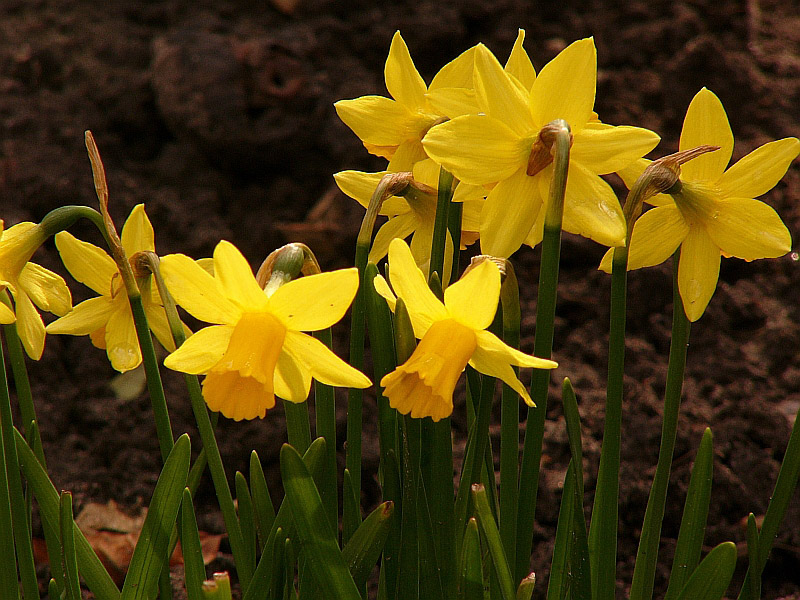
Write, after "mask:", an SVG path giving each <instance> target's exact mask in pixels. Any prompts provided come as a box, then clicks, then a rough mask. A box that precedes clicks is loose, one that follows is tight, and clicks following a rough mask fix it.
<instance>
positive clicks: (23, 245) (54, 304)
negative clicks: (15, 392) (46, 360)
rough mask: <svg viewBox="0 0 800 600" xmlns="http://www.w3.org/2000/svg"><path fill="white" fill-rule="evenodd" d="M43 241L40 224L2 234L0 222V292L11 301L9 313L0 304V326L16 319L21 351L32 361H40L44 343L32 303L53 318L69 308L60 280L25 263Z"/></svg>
mask: <svg viewBox="0 0 800 600" xmlns="http://www.w3.org/2000/svg"><path fill="white" fill-rule="evenodd" d="M45 239H47V234H46V233H45V231H44V229H43V228H42V226H41V225H37V224H36V223H29V222H24V223H18V224H17V225H14V226H13V227H10V228H8V229H6V230H5V231H4V230H3V224H2V221H0V289H7V290H8V291H9V292H11V296H12V298H13V299H14V309H13V310H12V309H11V307H9V306H6V305H5V304H3V303H2V302H0V323H2V324H9V323H13V322H14V321H15V320H16V323H17V332H18V334H19V337H20V340H21V341H22V345H23V347H24V348H25V352H27V354H28V356H30V357H31V358H32V359H34V360H39V359H40V358H41V356H42V352H43V351H44V340H45V327H44V323H43V322H42V317H41V315H39V312H38V311H37V310H36V308H35V306H34V304H35V305H36V306H38V307H39V308H40V309H42V310H46V311H48V312H51V313H53V314H56V315H63V314H65V313H67V312H68V311H69V310H70V308H72V295H71V294H70V291H69V288H68V287H67V284H66V282H65V281H64V279H63V278H62V277H61V276H60V275H57V274H56V273H53V272H52V271H50V270H48V269H45V268H44V267H40V266H39V265H37V264H34V263H32V262H28V261H29V260H30V258H31V256H33V253H34V252H36V249H37V248H39V246H41V245H42V243H43V242H44V241H45Z"/></svg>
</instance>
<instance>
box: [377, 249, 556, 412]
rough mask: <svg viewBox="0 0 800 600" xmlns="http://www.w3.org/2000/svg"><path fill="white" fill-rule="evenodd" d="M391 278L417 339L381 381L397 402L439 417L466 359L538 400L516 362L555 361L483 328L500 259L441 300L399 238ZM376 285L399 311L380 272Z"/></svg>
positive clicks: (492, 307) (449, 407) (496, 288)
mask: <svg viewBox="0 0 800 600" xmlns="http://www.w3.org/2000/svg"><path fill="white" fill-rule="evenodd" d="M389 277H390V279H391V283H392V286H393V287H394V292H396V293H397V296H399V297H400V298H402V299H403V301H404V302H405V304H406V307H407V308H408V313H409V316H410V317H411V325H412V327H413V328H414V335H415V336H416V337H418V338H420V343H419V345H418V346H417V348H416V350H415V351H414V353H413V354H412V355H411V357H410V358H409V359H408V360H407V361H406V362H405V363H404V364H402V365H400V366H399V367H397V369H395V370H394V371H392V372H391V373H389V374H388V375H386V376H385V377H384V378H383V379H382V380H381V385H382V386H383V387H384V388H385V392H384V393H385V394H386V397H387V398H389V404H390V405H391V406H392V407H393V408H395V409H397V410H398V411H399V412H400V413H402V414H408V413H411V416H412V417H415V418H422V417H431V418H432V419H433V420H434V421H438V420H440V419H443V418H445V417H447V416H449V415H450V414H451V413H452V412H453V389H454V388H455V385H456V381H457V380H458V377H459V375H460V374H461V372H462V371H463V370H464V368H465V367H466V366H467V364H470V365H472V366H473V367H474V368H475V369H477V370H478V371H480V372H481V373H486V374H487V375H490V376H492V377H497V378H499V379H502V380H503V381H504V382H505V383H506V384H508V385H509V386H510V387H511V388H512V389H514V391H516V392H517V393H518V394H519V395H520V396H522V398H523V399H524V400H525V402H526V403H528V404H529V405H531V406H532V405H533V402H532V400H531V397H530V395H529V394H528V392H527V391H526V390H525V387H524V386H523V385H522V383H521V382H520V381H519V379H517V376H516V375H515V373H514V370H513V369H512V368H511V365H516V366H520V367H535V368H537V369H553V368H555V367H556V366H558V365H557V364H556V363H555V362H553V361H551V360H544V359H541V358H536V357H534V356H529V355H527V354H524V353H522V352H520V351H519V350H515V349H514V348H511V347H510V346H507V345H506V344H504V343H503V342H502V340H500V339H499V338H498V337H497V336H495V335H494V334H493V333H490V332H488V331H486V328H487V327H488V326H489V325H490V324H491V322H492V319H493V318H494V315H495V312H496V311H497V302H498V299H499V296H500V271H499V269H498V268H497V265H495V264H494V263H493V262H491V261H489V260H486V261H483V262H481V263H480V264H478V265H477V266H476V267H475V268H473V269H472V270H470V271H469V272H468V273H467V274H466V275H464V276H463V277H462V278H461V279H460V280H459V281H457V282H456V283H454V284H452V285H450V286H449V287H448V288H447V289H446V290H445V292H444V303H442V302H441V301H440V300H439V299H438V298H437V297H436V296H434V294H433V292H431V290H430V288H428V285H427V283H426V281H425V276H424V275H423V274H422V271H420V270H419V269H418V268H417V266H416V265H415V264H414V259H413V257H412V256H411V250H410V249H409V248H408V246H407V245H406V243H405V242H404V241H403V240H401V239H395V240H393V241H392V243H391V244H390V246H389ZM375 286H376V290H377V291H378V292H379V293H380V294H381V295H382V296H384V297H385V298H386V299H387V301H388V302H389V305H390V306H391V308H392V310H394V307H395V303H396V299H395V296H394V293H393V292H392V291H391V290H390V289H389V287H388V285H387V283H386V281H385V280H383V279H382V278H381V277H378V278H376V279H375Z"/></svg>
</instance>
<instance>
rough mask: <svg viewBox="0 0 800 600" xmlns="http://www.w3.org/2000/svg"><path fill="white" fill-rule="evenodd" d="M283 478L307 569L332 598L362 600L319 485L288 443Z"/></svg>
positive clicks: (282, 449) (282, 471)
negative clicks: (325, 506) (331, 522)
mask: <svg viewBox="0 0 800 600" xmlns="http://www.w3.org/2000/svg"><path fill="white" fill-rule="evenodd" d="M281 476H282V478H283V486H284V489H285V490H286V498H287V500H288V501H289V506H290V507H291V510H292V516H293V517H294V522H295V527H296V529H297V534H298V537H299V539H300V543H301V545H302V547H303V551H304V553H305V556H306V566H307V567H308V569H309V571H310V572H311V575H312V576H313V577H314V579H315V580H316V582H317V585H318V586H320V587H321V588H322V589H324V590H325V591H326V596H327V597H329V598H334V599H336V600H360V598H361V594H359V592H358V587H357V586H356V584H355V582H354V581H353V577H352V576H351V575H350V571H349V570H348V568H347V563H345V560H344V557H343V556H342V553H341V551H340V550H339V545H338V544H337V543H336V537H335V535H334V533H333V530H332V529H331V525H330V522H329V521H328V517H327V515H326V514H325V508H324V507H323V506H322V500H321V499H320V496H319V491H318V490H317V486H316V485H315V484H314V481H313V480H312V479H311V474H310V473H309V471H308V468H307V467H306V465H305V464H304V463H303V459H302V458H301V457H300V454H298V452H297V450H295V449H294V448H292V447H291V446H289V445H288V444H285V445H284V446H283V448H281Z"/></svg>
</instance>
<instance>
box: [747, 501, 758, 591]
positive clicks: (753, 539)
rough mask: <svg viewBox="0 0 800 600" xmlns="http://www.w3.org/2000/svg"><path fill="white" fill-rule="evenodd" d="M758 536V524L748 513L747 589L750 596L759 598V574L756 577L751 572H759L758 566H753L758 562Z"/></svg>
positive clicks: (754, 517)
mask: <svg viewBox="0 0 800 600" xmlns="http://www.w3.org/2000/svg"><path fill="white" fill-rule="evenodd" d="M758 537H759V533H758V524H756V516H755V515H754V514H753V513H750V514H749V515H748V516H747V560H748V561H749V563H750V565H749V566H748V571H749V572H750V578H749V581H750V584H749V589H750V597H751V598H761V575H758V576H757V577H754V576H753V573H760V572H761V569H760V568H757V567H755V566H754V565H758V563H759V558H758Z"/></svg>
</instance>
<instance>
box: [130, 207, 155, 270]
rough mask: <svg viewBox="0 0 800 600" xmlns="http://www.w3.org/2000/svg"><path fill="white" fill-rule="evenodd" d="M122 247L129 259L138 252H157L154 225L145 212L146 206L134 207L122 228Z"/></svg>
mask: <svg viewBox="0 0 800 600" xmlns="http://www.w3.org/2000/svg"><path fill="white" fill-rule="evenodd" d="M121 237H122V247H123V248H124V249H125V253H126V254H127V255H128V258H130V257H131V256H133V255H134V254H136V253H137V252H155V251H156V244H155V234H154V233H153V225H152V224H151V223H150V219H148V218H147V214H146V213H145V212H144V204H137V205H136V206H134V207H133V210H132V211H131V214H130V215H129V216H128V220H127V221H125V225H123V227H122V236H121Z"/></svg>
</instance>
